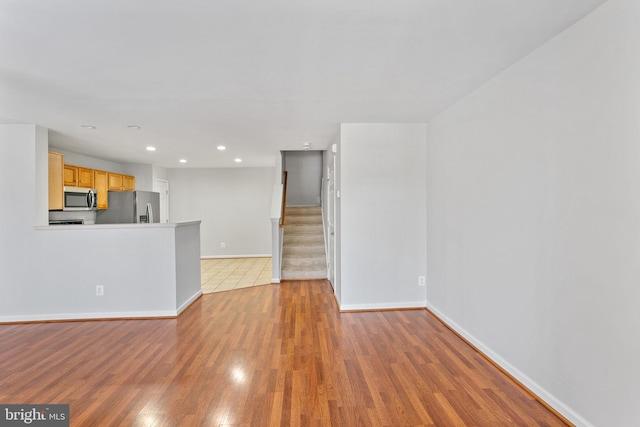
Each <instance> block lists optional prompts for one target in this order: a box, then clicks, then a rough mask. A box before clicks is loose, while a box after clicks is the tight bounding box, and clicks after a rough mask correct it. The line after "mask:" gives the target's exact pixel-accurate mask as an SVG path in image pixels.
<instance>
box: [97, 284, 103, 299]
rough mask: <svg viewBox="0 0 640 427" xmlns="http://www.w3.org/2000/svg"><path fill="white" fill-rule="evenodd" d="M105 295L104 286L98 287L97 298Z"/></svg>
mask: <svg viewBox="0 0 640 427" xmlns="http://www.w3.org/2000/svg"><path fill="white" fill-rule="evenodd" d="M103 295H104V286H102V285H96V296H98V297H101V296H103Z"/></svg>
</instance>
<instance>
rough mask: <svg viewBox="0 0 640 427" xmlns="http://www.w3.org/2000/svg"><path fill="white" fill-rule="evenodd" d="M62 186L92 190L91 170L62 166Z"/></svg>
mask: <svg viewBox="0 0 640 427" xmlns="http://www.w3.org/2000/svg"><path fill="white" fill-rule="evenodd" d="M64 185H66V186H68V187H84V188H93V169H89V168H83V167H82V166H74V165H64Z"/></svg>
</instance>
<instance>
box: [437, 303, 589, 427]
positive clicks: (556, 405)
mask: <svg viewBox="0 0 640 427" xmlns="http://www.w3.org/2000/svg"><path fill="white" fill-rule="evenodd" d="M427 308H428V309H429V310H430V311H432V312H433V314H435V315H436V316H438V317H439V318H440V320H442V321H443V322H444V323H446V324H447V326H449V327H450V328H451V329H453V330H454V331H456V332H457V333H458V334H460V336H462V337H463V338H464V339H465V340H467V341H468V342H469V343H471V344H472V345H473V346H474V347H476V348H477V349H478V350H480V351H481V352H482V353H483V354H484V355H485V356H486V357H488V358H489V359H491V360H492V361H493V362H494V363H495V364H496V365H498V366H500V367H501V368H502V369H504V370H505V371H506V372H508V373H509V375H511V376H512V377H514V378H515V379H517V380H518V381H520V382H521V383H522V385H524V386H525V387H526V388H528V389H529V390H530V391H531V392H532V393H533V394H535V395H536V396H538V398H540V399H541V400H543V401H544V402H546V403H547V404H548V405H549V406H551V407H552V408H553V409H555V410H556V411H558V413H559V414H561V415H562V416H563V417H565V418H566V419H567V420H569V421H571V422H572V423H573V424H575V425H576V426H579V427H594V426H593V424H591V423H589V422H588V421H587V420H585V419H584V418H583V417H581V416H580V415H578V414H577V413H576V412H575V411H573V410H572V409H571V408H570V407H569V406H567V405H566V404H565V403H564V402H562V401H561V400H560V399H558V398H557V397H555V396H554V395H553V394H551V393H550V392H549V391H547V390H546V389H544V388H543V387H541V386H540V384H538V383H536V382H535V381H533V380H532V379H531V378H529V377H528V376H526V375H525V374H524V373H523V372H521V371H520V370H518V369H517V368H515V367H514V366H513V365H511V364H510V363H509V362H507V361H506V360H505V359H503V358H502V357H501V356H500V355H499V354H498V353H496V352H494V351H493V350H491V348H489V347H488V346H486V345H485V344H484V343H483V342H482V341H480V340H479V339H477V338H476V337H474V336H473V335H471V334H470V333H469V332H467V331H466V330H465V329H464V328H462V327H461V326H460V325H458V324H457V323H456V322H454V321H453V320H451V319H450V318H449V317H447V316H446V315H445V314H444V313H442V312H441V311H440V310H438V309H437V308H435V307H434V306H433V305H431V304H427Z"/></svg>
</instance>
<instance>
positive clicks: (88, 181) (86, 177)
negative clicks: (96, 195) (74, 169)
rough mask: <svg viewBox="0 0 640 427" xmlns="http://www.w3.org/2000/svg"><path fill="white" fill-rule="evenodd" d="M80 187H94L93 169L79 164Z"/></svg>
mask: <svg viewBox="0 0 640 427" xmlns="http://www.w3.org/2000/svg"><path fill="white" fill-rule="evenodd" d="M78 187H85V188H94V183H93V169H87V168H83V167H80V166H78Z"/></svg>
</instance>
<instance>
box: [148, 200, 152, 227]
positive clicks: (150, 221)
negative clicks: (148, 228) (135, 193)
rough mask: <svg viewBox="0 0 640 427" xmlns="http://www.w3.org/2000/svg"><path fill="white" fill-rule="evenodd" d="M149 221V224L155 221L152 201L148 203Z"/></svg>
mask: <svg viewBox="0 0 640 427" xmlns="http://www.w3.org/2000/svg"><path fill="white" fill-rule="evenodd" d="M147 222H148V223H149V224H151V223H153V207H152V206H151V203H147Z"/></svg>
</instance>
